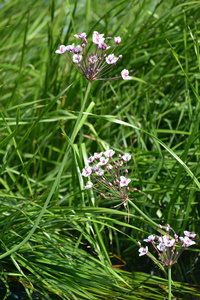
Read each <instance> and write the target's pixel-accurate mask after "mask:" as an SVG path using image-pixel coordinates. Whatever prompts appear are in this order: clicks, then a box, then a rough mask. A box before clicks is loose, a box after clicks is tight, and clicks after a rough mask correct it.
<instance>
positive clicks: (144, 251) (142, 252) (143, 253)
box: [138, 246, 148, 256]
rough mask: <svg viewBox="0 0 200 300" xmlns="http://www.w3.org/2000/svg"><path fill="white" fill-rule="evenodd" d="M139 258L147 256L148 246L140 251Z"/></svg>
mask: <svg viewBox="0 0 200 300" xmlns="http://www.w3.org/2000/svg"><path fill="white" fill-rule="evenodd" d="M138 251H139V253H140V254H139V256H142V255H145V254H147V252H148V246H146V247H145V248H143V247H141V248H140V249H139V250H138Z"/></svg>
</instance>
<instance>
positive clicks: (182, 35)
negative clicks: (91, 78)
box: [0, 0, 200, 299]
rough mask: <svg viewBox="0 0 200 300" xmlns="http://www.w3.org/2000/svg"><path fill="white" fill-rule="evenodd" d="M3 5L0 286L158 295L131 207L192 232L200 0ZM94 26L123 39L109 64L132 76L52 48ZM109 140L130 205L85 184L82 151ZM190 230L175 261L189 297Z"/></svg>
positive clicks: (45, 293) (197, 295) (158, 281)
mask: <svg viewBox="0 0 200 300" xmlns="http://www.w3.org/2000/svg"><path fill="white" fill-rule="evenodd" d="M0 8H1V9H0V24H1V26H0V28H1V47H0V56H1V59H0V76H1V81H0V82H1V84H0V123H1V127H0V157H1V159H0V162H1V165H0V170H1V177H0V187H1V189H0V202H1V206H0V228H1V231H0V259H1V261H0V271H1V278H0V279H1V281H0V293H1V294H5V296H3V297H4V299H6V298H7V297H8V295H9V292H10V290H11V291H12V287H13V286H14V287H17V286H20V288H21V289H22V288H23V289H24V290H25V292H26V295H27V299H163V298H165V297H167V286H168V285H167V279H166V278H167V277H165V274H164V273H163V272H161V271H160V270H159V269H158V267H157V266H155V265H154V264H153V263H152V262H151V261H150V260H149V259H148V257H141V258H139V256H138V246H137V241H138V240H142V239H143V238H146V237H147V235H148V234H149V233H155V229H153V228H152V226H151V223H150V222H148V221H146V220H145V219H144V218H142V217H141V216H140V215H139V213H138V211H137V210H136V209H135V206H137V207H139V208H140V209H141V210H142V212H143V214H145V215H146V216H148V217H149V218H152V220H153V221H154V222H155V223H157V224H163V225H166V224H167V223H169V224H170V225H171V226H172V227H173V229H174V230H175V231H176V233H177V234H180V235H181V234H182V233H183V230H185V229H187V230H190V231H194V232H196V233H197V236H199V235H198V232H199V231H200V230H199V229H200V224H199V219H200V216H199V188H200V182H199V176H200V151H199V144H200V135H199V113H200V97H199V87H198V85H199V78H200V58H199V9H200V4H199V1H181V2H180V1H176V0H170V1H162V0H161V1H156V0H148V1H147V0H142V1H141V0H135V1H125V0H123V1H114V0H111V1H93V2H92V1H89V0H87V1H82V0H81V1H70V0H67V1H60V0H58V1H54V0H51V1H32V2H31V1H24V0H16V1H12V2H11V1H9V0H8V1H7V0H4V1H3V2H2V3H1V4H0ZM93 30H97V31H99V32H101V33H104V34H105V36H109V37H114V36H121V37H122V43H121V44H120V46H119V47H118V49H117V50H118V51H119V53H118V54H120V53H121V54H122V55H123V59H121V60H120V62H119V64H118V65H117V67H116V68H115V70H114V71H113V72H112V75H113V76H115V75H116V74H117V75H120V72H121V70H122V69H124V68H126V69H129V70H130V75H131V76H133V80H132V81H123V80H119V81H109V82H106V81H98V82H92V84H91V85H90V84H88V82H86V80H85V79H84V78H81V77H80V74H78V73H77V71H76V70H75V69H73V67H72V66H71V65H70V64H69V62H68V61H67V60H66V59H65V57H64V56H62V55H60V56H59V55H56V54H55V50H56V49H57V48H58V46H59V45H60V44H66V45H67V44H72V43H73V42H75V38H74V36H73V35H74V34H75V33H78V32H81V31H82V32H83V31H86V32H87V35H88V40H90V38H91V35H92V32H93ZM106 146H108V147H110V148H112V149H114V150H115V151H116V152H119V153H125V152H130V153H131V155H132V158H133V160H132V165H131V164H130V165H129V167H130V173H129V174H130V177H131V179H132V188H131V189H130V198H131V199H132V202H133V203H134V205H133V206H131V205H129V210H128V211H127V210H126V209H125V208H124V207H123V205H121V206H118V207H117V208H114V206H115V205H116V204H119V203H112V202H111V201H106V200H103V199H101V198H100V197H99V196H98V195H95V194H93V193H91V192H90V191H87V192H85V191H84V190H83V188H84V185H85V183H86V182H85V178H82V176H81V170H82V168H83V167H84V164H85V161H86V160H87V158H88V157H89V156H90V155H92V154H93V153H94V152H100V151H104V150H105V148H106ZM133 188H137V189H139V190H141V191H142V192H143V193H144V194H142V193H139V192H138V191H136V190H134V189H133ZM128 219H129V222H127V220H128ZM198 241H199V240H198V237H197V239H196V242H197V244H196V246H195V247H192V248H190V249H188V250H187V251H184V253H183V254H182V256H181V257H180V259H179V261H178V263H177V264H175V265H174V266H173V268H172V279H173V280H174V282H173V284H172V294H173V295H174V297H176V299H188V298H191V299H200V287H199V278H200V273H199V244H198ZM152 251H153V250H152ZM8 299H9V298H8Z"/></svg>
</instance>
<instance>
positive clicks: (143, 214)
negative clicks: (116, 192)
mask: <svg viewBox="0 0 200 300" xmlns="http://www.w3.org/2000/svg"><path fill="white" fill-rule="evenodd" d="M127 201H128V203H130V204H131V206H133V207H134V208H135V210H137V212H139V214H140V215H141V216H142V217H143V218H144V219H146V220H147V221H149V222H150V223H151V224H152V225H153V227H155V228H156V229H158V224H157V223H155V222H154V221H153V220H151V219H150V218H149V217H148V216H147V215H145V213H143V212H142V211H141V210H140V209H139V208H138V207H137V205H135V203H133V201H131V200H130V199H127Z"/></svg>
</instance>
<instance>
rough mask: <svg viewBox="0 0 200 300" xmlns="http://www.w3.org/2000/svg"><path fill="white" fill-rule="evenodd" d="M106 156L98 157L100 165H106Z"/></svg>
mask: <svg viewBox="0 0 200 300" xmlns="http://www.w3.org/2000/svg"><path fill="white" fill-rule="evenodd" d="M108 160H109V159H108V158H105V157H103V156H102V157H100V161H99V165H100V166H104V165H106V164H107V162H108Z"/></svg>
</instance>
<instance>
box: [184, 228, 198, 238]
mask: <svg viewBox="0 0 200 300" xmlns="http://www.w3.org/2000/svg"><path fill="white" fill-rule="evenodd" d="M183 233H184V234H185V236H187V237H190V238H192V239H194V238H195V236H196V233H191V232H190V231H187V230H185V231H184V232H183Z"/></svg>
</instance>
